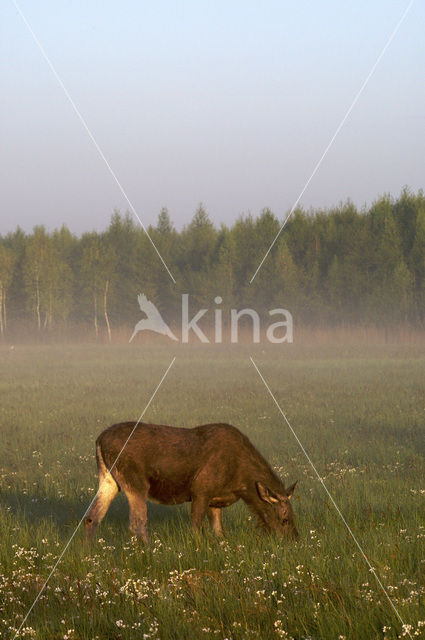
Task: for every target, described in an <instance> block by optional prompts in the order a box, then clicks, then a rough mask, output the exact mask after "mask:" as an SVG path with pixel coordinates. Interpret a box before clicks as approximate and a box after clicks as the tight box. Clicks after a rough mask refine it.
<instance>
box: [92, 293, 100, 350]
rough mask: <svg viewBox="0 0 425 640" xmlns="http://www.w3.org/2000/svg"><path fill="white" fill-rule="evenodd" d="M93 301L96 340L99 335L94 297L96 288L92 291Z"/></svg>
mask: <svg viewBox="0 0 425 640" xmlns="http://www.w3.org/2000/svg"><path fill="white" fill-rule="evenodd" d="M93 302H94V332H95V334H96V340H97V337H98V335H99V327H98V325H97V299H96V290H95V291H94V293H93Z"/></svg>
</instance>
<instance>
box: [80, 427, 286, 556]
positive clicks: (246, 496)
mask: <svg viewBox="0 0 425 640" xmlns="http://www.w3.org/2000/svg"><path fill="white" fill-rule="evenodd" d="M96 461H97V468H98V473H99V489H98V492H97V495H96V497H95V499H94V501H93V504H92V506H91V508H90V509H89V510H88V513H87V514H86V517H85V529H86V537H87V539H88V540H92V539H93V537H94V533H95V531H96V528H97V526H98V524H99V523H100V522H101V520H102V519H103V518H104V516H105V515H106V512H107V511H108V508H109V506H110V504H111V502H112V500H113V499H114V498H115V496H116V495H117V494H118V492H119V491H120V490H123V491H124V492H125V494H126V496H127V499H128V503H129V507H130V531H131V532H132V533H133V534H134V535H136V536H138V537H139V538H140V539H141V540H142V541H143V542H145V543H147V542H148V529H147V520H148V518H147V504H146V503H147V501H152V502H159V503H160V504H165V505H173V504H181V503H183V502H191V522H192V526H193V528H194V529H195V530H199V529H200V528H201V526H202V523H203V521H204V519H205V515H207V517H208V520H209V523H210V526H211V529H212V531H213V533H214V534H216V535H218V536H222V535H223V534H224V532H223V524H222V509H223V508H224V507H228V506H229V505H231V504H233V503H234V502H236V501H237V500H239V499H242V500H244V501H245V503H246V504H247V506H248V507H249V509H250V510H251V511H252V512H253V513H254V514H255V515H256V517H257V520H258V522H259V524H260V526H261V527H262V528H263V529H265V530H266V531H268V532H275V533H276V534H277V535H278V536H279V537H281V538H287V539H296V538H297V537H298V532H297V528H296V526H295V519H294V513H293V510H292V507H291V503H290V500H291V497H292V494H293V492H294V489H295V486H296V484H297V483H294V484H293V485H292V486H291V487H289V488H288V489H285V486H284V485H283V483H282V482H281V481H280V480H279V478H278V477H277V475H276V474H275V473H274V472H273V470H272V469H271V467H270V465H269V464H268V463H267V461H266V460H265V459H264V458H263V456H262V455H261V454H260V453H259V452H258V451H257V449H256V448H255V447H254V445H253V444H252V443H251V442H250V440H249V439H248V438H247V437H246V436H245V435H244V434H243V433H241V432H240V431H239V429H237V428H236V427H233V426H232V425H230V424H206V425H201V426H198V427H194V428H192V429H188V428H179V427H169V426H164V425H155V424H144V423H136V422H122V423H120V424H114V425H112V426H111V427H109V428H108V429H105V431H103V432H102V433H101V434H100V436H99V437H98V438H97V440H96Z"/></svg>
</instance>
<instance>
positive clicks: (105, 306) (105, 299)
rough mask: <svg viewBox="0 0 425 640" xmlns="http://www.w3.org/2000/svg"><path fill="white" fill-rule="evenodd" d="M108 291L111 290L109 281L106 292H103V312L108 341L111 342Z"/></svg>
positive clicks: (106, 283)
mask: <svg viewBox="0 0 425 640" xmlns="http://www.w3.org/2000/svg"><path fill="white" fill-rule="evenodd" d="M108 289H109V280H107V281H106V282H105V290H104V292H103V311H104V313H105V322H106V328H107V329H108V339H109V342H111V325H110V324H109V318H108V304H107V303H108Z"/></svg>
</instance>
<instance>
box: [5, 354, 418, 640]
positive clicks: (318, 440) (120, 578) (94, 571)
mask: <svg viewBox="0 0 425 640" xmlns="http://www.w3.org/2000/svg"><path fill="white" fill-rule="evenodd" d="M174 355H177V359H176V362H175V364H174V366H173V368H172V369H171V371H170V373H169V375H168V377H167V378H166V380H165V381H164V383H163V386H162V387H161V389H160V390H159V392H158V394H157V396H156V398H155V400H154V402H153V403H152V405H151V406H150V408H149V410H148V412H147V414H146V416H145V420H146V421H150V422H158V423H162V424H172V425H178V426H187V427H191V426H195V425H196V424H201V423H206V422H218V421H223V422H230V423H232V424H234V425H236V426H238V427H239V428H240V429H241V430H243V431H244V432H245V433H246V434H247V435H248V436H249V437H250V438H251V440H252V441H253V442H254V444H255V445H256V446H257V447H258V448H259V449H260V450H261V451H262V453H263V454H264V455H265V456H266V457H267V458H268V459H269V460H270V462H271V463H272V464H273V465H274V466H275V468H276V469H277V471H278V473H279V474H280V475H281V477H282V478H283V479H284V481H285V482H287V483H288V484H290V483H292V482H293V481H294V480H296V479H298V480H299V487H298V488H297V492H296V494H295V496H294V510H295V514H296V519H297V526H298V529H299V532H300V540H299V541H298V542H297V543H289V544H288V543H286V544H284V543H281V542H279V541H278V540H276V539H274V538H273V537H268V536H265V535H264V534H263V533H262V532H261V531H259V530H258V529H257V528H256V526H255V521H254V519H253V518H252V517H251V515H250V514H249V512H248V511H247V510H246V508H245V506H244V505H243V504H237V505H234V506H232V507H230V508H228V509H226V510H225V512H224V523H225V527H226V529H227V537H226V539H225V540H224V541H219V540H216V539H214V538H213V537H212V536H211V535H210V533H209V532H208V530H207V529H206V531H205V532H204V534H203V535H201V536H197V535H195V534H193V533H192V532H191V531H190V528H189V508H188V507H189V506H188V505H182V506H178V507H161V506H158V505H151V507H150V531H151V538H152V543H151V546H150V547H149V548H143V547H142V546H141V545H140V544H139V543H138V542H137V540H135V539H133V538H131V536H130V534H129V532H128V512H127V511H128V510H127V505H126V501H125V498H124V497H123V496H122V495H119V496H118V498H117V499H116V501H115V502H114V503H113V505H112V507H111V509H110V511H109V513H108V515H107V517H106V518H105V520H104V522H103V523H102V525H101V527H100V529H99V536H98V537H99V539H98V541H97V542H96V543H95V544H94V545H93V546H92V547H89V546H87V545H86V543H85V542H84V540H83V532H82V531H78V532H77V534H76V537H75V538H74V540H73V541H72V543H71V544H70V546H69V548H68V549H67V551H66V553H65V554H64V556H63V559H62V560H61V562H60V564H59V566H58V568H57V570H56V572H55V573H54V575H53V577H52V578H51V580H50V581H49V583H48V585H47V587H46V589H45V591H44V592H43V593H42V595H41V597H40V599H39V601H38V602H37V604H36V605H35V607H34V609H33V611H32V612H31V614H30V616H29V617H28V619H27V621H26V622H25V624H24V628H23V629H22V630H21V632H20V636H19V637H25V638H31V637H34V638H39V639H43V640H56V639H59V638H61V639H66V638H69V639H75V638H84V639H86V638H93V639H94V638H98V639H99V640H105V639H108V640H118V639H121V638H122V639H130V638H134V639H135V638H160V639H161V640H169V639H179V640H180V639H182V638H183V639H184V638H188V639H191V640H192V639H198V638H206V639H208V638H222V639H224V638H229V639H231V638H232V639H235V640H242V639H244V638H262V639H265V640H267V639H269V638H296V639H301V638H304V639H307V638H312V639H313V638H314V639H316V638H317V639H318V638H335V639H338V638H346V639H349V638H350V639H354V638H355V639H356V640H357V639H359V638H361V639H363V638H365V639H369V638H388V639H390V638H399V637H408V632H409V633H410V634H411V635H412V637H425V622H423V621H425V604H424V602H425V598H424V596H425V577H424V576H425V563H424V558H425V555H424V547H425V513H424V502H425V484H424V477H425V459H424V458H425V425H424V419H425V404H424V386H423V385H424V379H425V375H424V374H425V359H424V352H423V350H422V352H419V351H418V349H417V347H413V346H408V345H404V346H403V347H397V346H394V345H393V346H390V345H387V346H385V345H381V346H376V347H373V346H371V345H369V346H368V347H367V348H362V347H360V346H348V347H339V348H335V347H332V346H330V345H329V344H321V345H319V346H314V345H308V344H306V345H304V346H297V345H286V346H283V347H277V345H274V347H273V348H272V347H264V346H261V345H257V346H256V347H255V348H252V349H248V347H242V346H239V347H236V346H235V345H233V346H232V348H230V347H229V346H226V345H214V346H211V347H206V348H201V347H198V348H194V347H190V346H189V347H188V346H182V345H177V346H176V347H175V346H174V345H173V348H172V350H171V349H169V348H167V347H164V346H161V345H151V346H150V345H144V344H141V345H139V346H136V345H130V346H81V345H80V346H71V345H69V346H61V347H58V346H57V347H53V346H38V347H35V346H22V347H19V346H17V347H15V349H13V350H10V349H6V348H3V349H2V350H0V358H1V362H2V367H1V370H0V397H1V405H0V420H1V422H0V424H1V427H0V428H1V442H2V446H1V453H0V504H1V510H0V603H1V612H0V634H1V636H2V637H5V638H13V636H14V632H15V630H16V629H17V628H18V627H19V625H20V624H21V621H22V619H23V616H24V615H25V613H26V611H27V610H28V608H29V607H30V605H31V603H32V602H33V600H34V598H35V597H36V596H37V594H38V592H39V590H40V588H41V586H42V584H43V582H44V580H45V578H46V577H47V576H48V574H49V572H50V570H51V568H52V567H53V565H54V563H55V562H56V559H57V558H58V556H59V554H60V553H61V552H62V549H63V548H64V546H65V544H66V543H67V541H68V540H69V537H70V536H71V534H72V532H73V531H74V529H75V527H76V525H77V523H78V522H79V520H80V518H81V517H82V515H83V513H84V511H85V509H86V507H87V505H88V504H89V502H90V500H91V499H92V497H93V495H94V492H95V490H96V487H97V478H96V467H95V461H94V441H95V438H96V436H97V435H98V433H99V432H100V431H101V430H102V429H103V428H105V427H106V426H108V425H109V424H112V423H114V422H118V421H122V420H132V419H134V420H135V419H137V418H138V417H139V415H140V413H141V412H142V410H143V408H144V407H145V405H146V403H147V401H148V400H149V397H150V395H151V393H152V392H153V390H154V388H155V386H156V385H157V383H158V382H159V380H160V378H161V376H162V375H163V373H164V371H165V369H166V367H167V366H168V364H169V362H170V361H171V358H172V357H173V356H174ZM249 355H253V357H254V359H255V361H256V362H257V364H258V365H259V366H260V368H261V370H262V372H263V374H264V376H265V378H266V379H267V381H268V383H269V384H270V386H271V388H272V390H273V392H274V393H275V395H276V397H277V399H278V401H279V403H280V404H281V406H282V408H283V410H284V411H285V412H286V414H287V416H288V418H289V420H290V422H291V424H292V426H293V428H294V429H295V431H296V433H297V435H298V436H299V438H300V440H301V442H302V443H303V445H304V446H305V448H306V450H307V451H308V453H309V455H310V456H311V458H312V460H313V462H314V464H315V465H316V467H317V469H318V472H319V474H320V475H321V477H322V478H323V480H324V482H325V483H326V485H327V487H328V488H329V491H330V492H331V494H332V495H333V497H334V499H335V501H336V502H337V504H338V505H339V507H340V509H341V511H342V513H343V514H344V517H345V518H346V520H347V522H348V523H349V525H350V527H351V528H352V530H353V532H354V534H355V536H356V537H357V539H358V541H359V543H360V544H361V546H362V548H363V549H364V551H365V553H366V555H367V557H368V558H369V560H370V562H371V564H372V565H373V567H374V568H375V569H376V571H377V573H378V575H379V576H380V579H381V580H382V582H383V584H384V586H385V588H386V590H387V592H388V594H389V596H390V597H391V600H392V602H393V604H394V606H395V607H396V608H397V610H398V611H399V613H400V616H401V618H402V619H403V621H404V622H405V623H406V624H407V625H411V627H408V628H407V629H406V628H405V629H404V630H403V628H402V625H401V623H400V621H399V619H398V618H397V616H396V614H395V613H394V611H393V609H392V607H391V605H390V603H389V602H388V600H387V598H386V596H385V594H384V593H383V591H382V590H381V589H380V587H379V586H378V584H377V583H376V581H375V578H374V576H373V574H372V573H371V572H370V570H369V568H368V566H367V564H366V563H365V561H364V558H362V556H361V554H360V552H359V550H358V549H357V547H356V546H355V544H354V542H353V540H352V538H351V537H350V535H349V533H348V531H347V530H346V528H345V526H344V524H343V522H342V521H341V520H340V518H339V516H338V514H337V513H336V511H335V509H334V507H333V506H332V504H331V503H330V501H329V499H328V498H327V496H326V494H325V492H324V491H323V488H322V487H321V485H320V483H319V482H318V480H317V478H316V477H315V475H314V473H313V470H312V469H311V467H310V465H309V464H308V462H307V460H306V459H305V457H304V456H303V454H302V452H301V451H300V449H299V447H298V445H297V443H296V441H295V439H294V438H293V436H292V434H291V432H290V431H289V429H288V428H287V426H286V424H285V423H284V421H283V419H282V417H281V416H280V414H279V413H278V411H277V409H276V407H275V406H274V404H273V402H272V400H271V398H270V396H269V395H268V394H267V392H266V390H265V388H264V386H263V383H262V382H261V380H260V379H259V377H258V375H257V373H256V372H255V369H254V368H253V366H252V365H251V363H250V361H249Z"/></svg>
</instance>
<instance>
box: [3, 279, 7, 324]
mask: <svg viewBox="0 0 425 640" xmlns="http://www.w3.org/2000/svg"><path fill="white" fill-rule="evenodd" d="M3 324H4V330H5V331H6V330H7V313H6V289H4V291H3Z"/></svg>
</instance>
